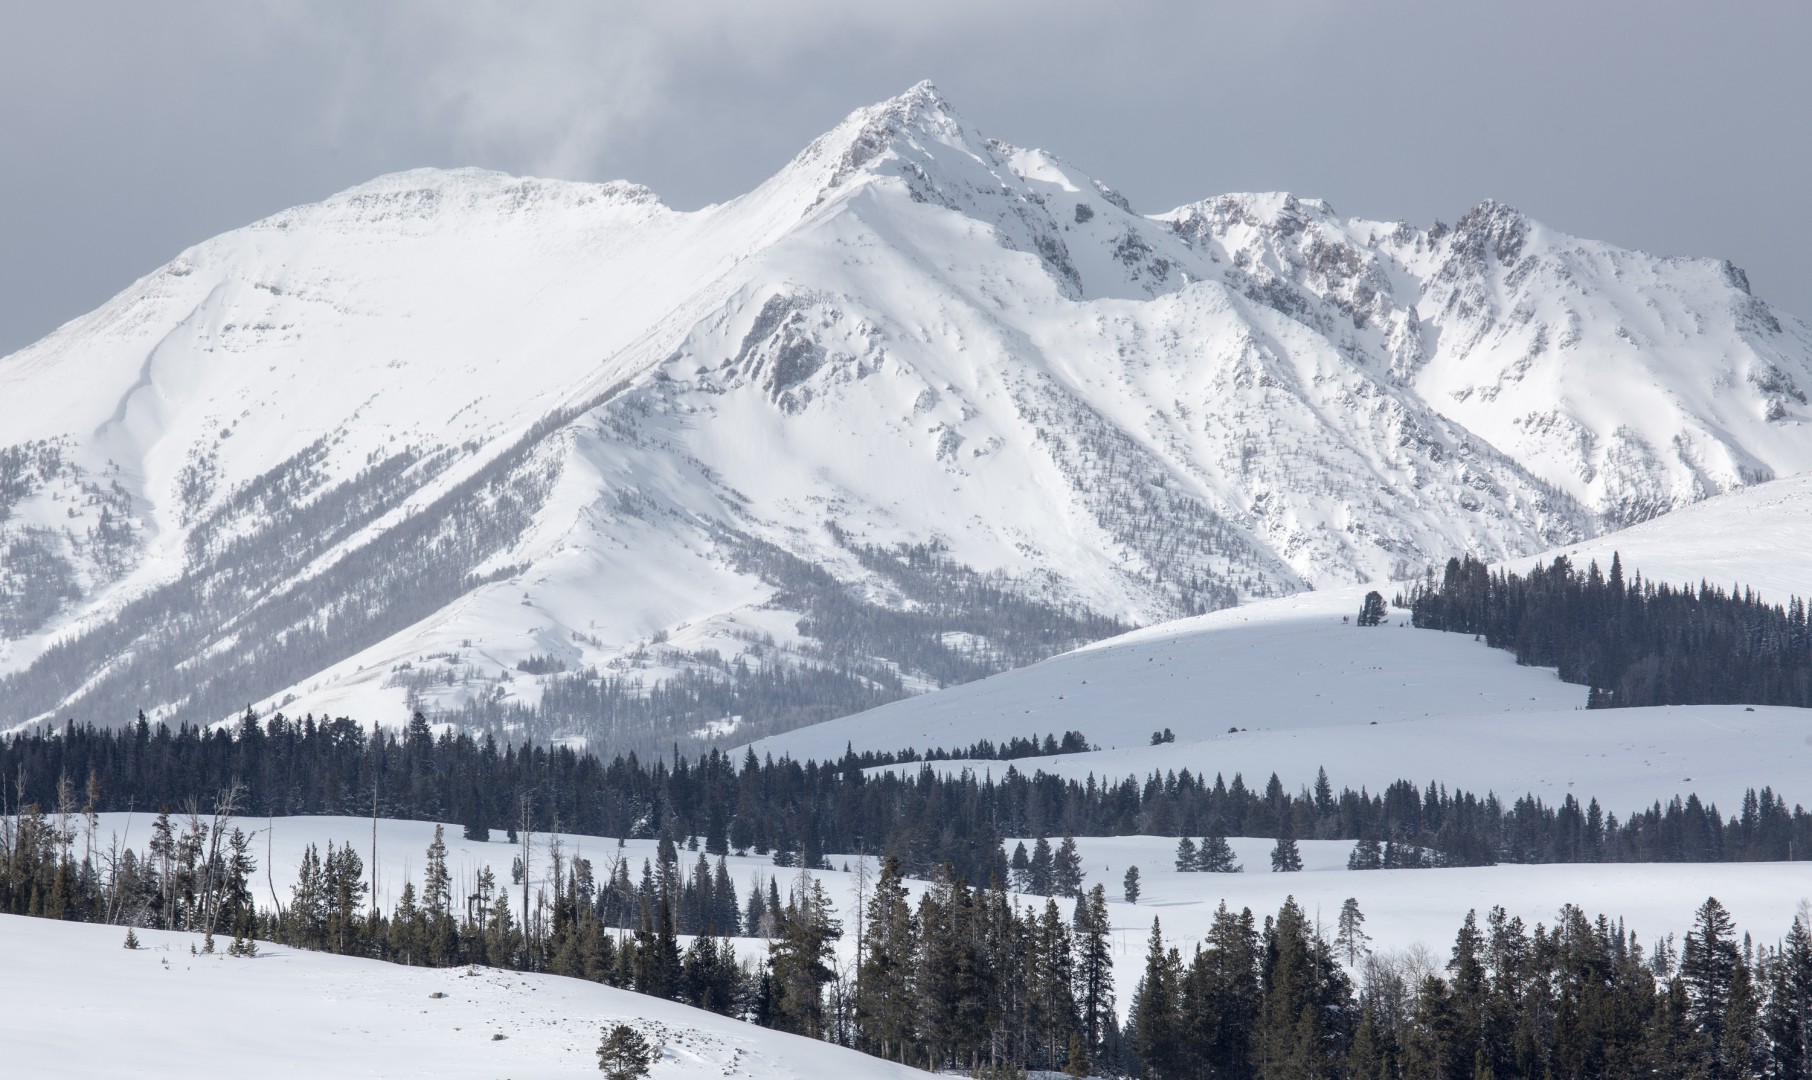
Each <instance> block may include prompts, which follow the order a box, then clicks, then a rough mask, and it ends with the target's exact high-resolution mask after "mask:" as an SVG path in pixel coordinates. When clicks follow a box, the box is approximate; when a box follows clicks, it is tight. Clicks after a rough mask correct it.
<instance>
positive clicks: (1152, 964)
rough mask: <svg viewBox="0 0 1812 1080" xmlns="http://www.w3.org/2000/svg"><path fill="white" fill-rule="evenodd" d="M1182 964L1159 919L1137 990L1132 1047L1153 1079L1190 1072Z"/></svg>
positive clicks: (1154, 921) (1165, 1079)
mask: <svg viewBox="0 0 1812 1080" xmlns="http://www.w3.org/2000/svg"><path fill="white" fill-rule="evenodd" d="M1182 966H1183V962H1182V960H1181V958H1179V957H1178V955H1177V951H1176V949H1174V948H1170V949H1167V948H1166V947H1165V945H1164V934H1163V931H1162V929H1161V928H1160V927H1159V925H1158V920H1157V919H1155V918H1154V919H1152V920H1151V937H1150V938H1149V939H1148V941H1147V944H1146V949H1145V976H1144V978H1142V979H1140V980H1139V986H1138V989H1137V990H1136V991H1134V993H1133V1002H1132V1014H1131V1022H1132V1036H1133V1038H1132V1050H1133V1055H1134V1057H1136V1058H1137V1059H1138V1061H1139V1064H1140V1066H1141V1067H1142V1069H1143V1073H1142V1075H1144V1076H1146V1077H1149V1078H1151V1080H1171V1078H1173V1077H1182V1076H1186V1075H1188V1073H1187V1069H1186V1059H1185V1056H1184V1054H1183V1050H1184V1031H1183V1001H1182V996H1183V995H1182Z"/></svg>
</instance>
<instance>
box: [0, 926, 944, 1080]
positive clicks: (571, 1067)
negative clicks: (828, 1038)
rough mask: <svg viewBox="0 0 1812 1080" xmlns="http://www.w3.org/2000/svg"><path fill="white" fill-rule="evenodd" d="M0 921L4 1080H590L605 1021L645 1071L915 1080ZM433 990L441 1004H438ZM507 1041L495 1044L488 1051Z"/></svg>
mask: <svg viewBox="0 0 1812 1080" xmlns="http://www.w3.org/2000/svg"><path fill="white" fill-rule="evenodd" d="M124 937H125V931H124V930H122V929H121V928H120V927H117V926H97V925H90V924H76V923H60V922H52V921H49V920H46V919H26V918H21V917H19V916H13V915H0V956H5V957H6V969H5V970H6V976H7V977H6V978H5V979H4V980H0V1047H4V1048H5V1050H4V1054H5V1065H6V1072H7V1074H8V1075H10V1076H33V1077H52V1076H54V1077H61V1078H65V1080H87V1078H94V1080H115V1078H117V1077H122V1076H132V1077H145V1078H147V1080H149V1078H153V1077H171V1078H185V1080H186V1078H189V1077H196V1076H248V1077H250V1076H256V1077H297V1078H307V1080H319V1078H322V1077H351V1076H369V1077H391V1078H402V1077H424V1078H427V1077H433V1078H436V1080H458V1078H462V1077H471V1078H473V1080H480V1078H482V1080H495V1078H496V1077H500V1076H507V1077H513V1078H515V1080H529V1078H534V1077H546V1078H549V1080H552V1078H554V1077H561V1078H570V1077H576V1076H596V1075H598V1072H597V1056H596V1055H597V1046H598V1041H599V1037H600V1029H601V1028H602V1027H603V1026H604V1025H611V1024H617V1023H626V1024H629V1025H631V1026H633V1027H636V1028H638V1029H639V1030H641V1031H642V1032H643V1033H644V1034H645V1035H647V1036H648V1038H649V1040H650V1041H651V1042H658V1043H660V1044H662V1051H661V1057H660V1060H659V1061H658V1062H657V1063H656V1064H655V1066H654V1068H653V1070H652V1072H651V1076H652V1077H654V1078H656V1080H662V1078H675V1080H677V1078H680V1077H707V1076H709V1077H720V1076H742V1077H751V1078H761V1080H792V1078H797V1080H813V1078H817V1077H824V1076H841V1077H849V1078H851V1080H882V1078H889V1077H905V1076H909V1075H920V1076H922V1075H924V1074H923V1073H915V1071H914V1070H910V1069H906V1068H904V1067H902V1066H899V1065H890V1064H888V1063H887V1062H884V1061H881V1060H878V1059H876V1058H872V1057H868V1056H867V1055H864V1054H859V1053H857V1052H856V1051H854V1050H845V1049H843V1048H841V1047H837V1046H832V1045H830V1044H829V1043H823V1042H818V1041H816V1040H812V1039H804V1038H800V1037H798V1036H795V1035H786V1034H782V1033H780V1032H777V1031H769V1030H767V1029H764V1028H759V1027H755V1026H754V1025H751V1024H744V1023H741V1022H739V1021H735V1020H731V1019H728V1018H725V1017H722V1016H717V1015H715V1014H713V1013H708V1012H704V1011H702V1010H698V1009H692V1008H688V1007H686V1006H684V1005H680V1004H677V1003H674V1002H670V1001H663V1000H661V999H658V998H652V997H647V996H645V995H642V994H636V993H632V992H630V991H627V990H614V989H611V988H610V987H607V986H600V985H598V984H596V983H589V982H585V981H583V980H580V979H565V978H559V977H557V976H552V975H524V974H518V973H516V972H509V971H501V970H498V969H495V968H440V969H431V968H410V967H403V966H400V965H397V964H386V963H383V962H382V961H378V960H362V959H356V958H352V957H345V956H331V955H327V954H325V953H311V952H303V951H299V950H294V949H288V948H284V947H281V946H276V945H270V944H264V945H262V947H261V949H260V953H259V955H258V956H256V957H254V958H252V959H235V958H232V957H228V956H226V955H225V954H224V953H216V954H215V955H212V956H193V955H191V954H190V949H191V947H199V944H200V939H199V938H198V937H197V936H195V935H192V934H178V933H165V932H163V931H157V930H140V931H138V937H139V942H140V944H141V946H142V947H141V948H140V950H139V951H137V952H129V951H127V950H126V949H124V948H122V947H121V942H122V940H123V939H124ZM435 995H444V996H439V997H437V996H435ZM497 1036H502V1038H497Z"/></svg>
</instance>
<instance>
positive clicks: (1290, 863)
mask: <svg viewBox="0 0 1812 1080" xmlns="http://www.w3.org/2000/svg"><path fill="white" fill-rule="evenodd" d="M1301 869H1302V853H1301V852H1300V851H1298V850H1296V830H1295V828H1294V827H1293V825H1292V823H1291V821H1290V814H1289V813H1288V812H1287V811H1286V812H1285V813H1284V814H1283V816H1282V820H1281V821H1280V822H1279V824H1278V828H1277V846H1276V847H1273V848H1272V849H1271V872H1272V873H1274V874H1290V873H1295V872H1296V871H1298V870H1301Z"/></svg>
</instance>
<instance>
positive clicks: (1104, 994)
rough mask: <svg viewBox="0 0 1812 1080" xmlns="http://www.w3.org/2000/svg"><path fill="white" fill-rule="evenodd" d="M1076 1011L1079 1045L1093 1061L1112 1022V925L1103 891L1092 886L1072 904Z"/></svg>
mask: <svg viewBox="0 0 1812 1080" xmlns="http://www.w3.org/2000/svg"><path fill="white" fill-rule="evenodd" d="M1074 924H1075V945H1076V989H1075V997H1076V1008H1077V1010H1078V1011H1079V1013H1080V1017H1079V1019H1080V1020H1081V1023H1082V1035H1083V1045H1084V1047H1085V1048H1086V1049H1087V1051H1088V1055H1089V1057H1090V1058H1091V1059H1093V1058H1095V1057H1096V1056H1097V1055H1098V1053H1099V1052H1100V1049H1101V1047H1102V1044H1103V1043H1104V1041H1105V1040H1106V1038H1107V1035H1108V1031H1109V1029H1110V1028H1111V1027H1112V1025H1113V1022H1114V1016H1113V1011H1114V958H1113V950H1112V948H1111V945H1110V942H1109V936H1110V934H1111V933H1112V924H1111V922H1110V921H1109V919H1108V914H1107V890H1106V889H1104V888H1102V887H1101V886H1100V885H1096V886H1095V887H1094V888H1093V889H1092V890H1090V891H1089V894H1088V896H1087V897H1085V898H1083V899H1080V900H1078V901H1076V912H1075V919H1074Z"/></svg>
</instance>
